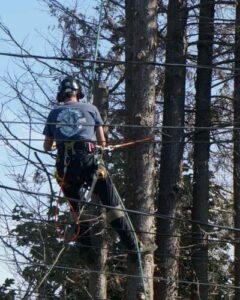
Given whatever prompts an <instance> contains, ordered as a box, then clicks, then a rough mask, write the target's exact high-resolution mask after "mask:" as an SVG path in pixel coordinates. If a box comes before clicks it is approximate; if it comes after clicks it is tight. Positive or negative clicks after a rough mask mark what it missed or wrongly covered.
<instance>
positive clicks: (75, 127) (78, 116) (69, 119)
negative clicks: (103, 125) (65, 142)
mask: <svg viewBox="0 0 240 300" xmlns="http://www.w3.org/2000/svg"><path fill="white" fill-rule="evenodd" d="M57 122H58V123H59V124H57V125H56V127H57V128H59V129H60V131H61V133H62V134H63V135H65V136H67V137H70V136H73V135H75V134H77V133H78V132H79V131H80V130H81V128H82V127H83V126H82V125H83V124H84V123H86V118H85V117H84V115H83V113H82V112H81V111H79V110H77V109H74V108H69V109H63V110H62V111H61V112H60V113H59V115H58V116H57Z"/></svg>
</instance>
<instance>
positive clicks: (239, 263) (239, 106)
mask: <svg viewBox="0 0 240 300" xmlns="http://www.w3.org/2000/svg"><path fill="white" fill-rule="evenodd" d="M239 70H240V1H239V0H238V1H237V2H236V25H235V74H234V75H235V76H234V102H233V103H234V131H233V141H234V148H233V149H234V152H233V189H234V190H233V194H234V198H233V199H234V227H235V228H239V229H240V173H239V172H240V131H239V127H240V71H239ZM235 240H236V243H235V244H234V245H235V247H234V285H235V286H240V244H239V240H240V232H239V231H235ZM234 299H236V300H237V299H240V290H239V289H236V290H235V298H234Z"/></svg>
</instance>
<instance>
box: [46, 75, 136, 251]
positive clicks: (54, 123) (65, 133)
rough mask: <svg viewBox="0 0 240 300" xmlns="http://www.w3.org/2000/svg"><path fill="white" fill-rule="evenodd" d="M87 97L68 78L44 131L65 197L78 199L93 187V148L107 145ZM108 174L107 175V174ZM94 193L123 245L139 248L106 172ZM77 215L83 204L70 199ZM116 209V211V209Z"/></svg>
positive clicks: (95, 111)
mask: <svg viewBox="0 0 240 300" xmlns="http://www.w3.org/2000/svg"><path fill="white" fill-rule="evenodd" d="M83 97H84V95H83V93H82V91H81V86H80V83H79V81H78V80H76V79H74V78H72V77H66V78H65V79H64V80H63V81H62V82H61V83H60V86H59V90H58V94H57V101H58V104H59V105H58V106H57V107H56V108H54V109H53V110H52V111H50V113H49V115H48V118H47V122H46V125H45V128H44V131H43V134H44V135H45V140H44V144H43V148H44V150H45V151H51V150H52V147H53V144H54V143H56V148H57V160H56V169H57V173H58V176H59V177H60V178H64V179H63V183H62V190H63V193H64V195H65V196H66V197H69V198H72V199H77V200H79V198H80V196H79V191H80V190H81V188H82V186H83V185H87V186H88V187H91V185H92V182H93V177H94V174H95V172H96V168H97V166H96V161H95V156H94V147H95V145H96V144H97V145H99V146H102V147H105V146H106V140H105V135H104V131H103V127H102V125H103V121H102V118H101V116H100V113H99V111H98V109H97V107H96V106H94V105H92V104H89V103H81V102H79V100H80V99H82V98H83ZM105 173H106V172H105ZM94 193H95V194H97V195H98V196H99V198H100V200H101V202H102V203H103V204H104V205H107V206H112V207H113V209H109V208H108V209H107V219H108V221H109V223H110V224H111V226H112V227H113V228H114V229H115V230H116V231H117V232H118V234H119V236H120V239H121V242H122V243H123V244H124V245H125V247H127V248H128V249H129V250H135V249H136V243H135V237H134V233H133V232H132V231H131V229H130V225H129V223H128V220H127V219H126V217H125V215H124V212H123V211H122V210H119V208H121V206H120V203H119V199H118V197H117V195H116V193H115V190H114V187H113V185H112V182H111V179H110V177H109V176H108V174H107V173H106V174H105V176H104V177H103V178H100V179H98V180H97V182H96V185H95V188H94ZM69 201H70V203H71V205H72V208H73V210H74V212H75V213H78V212H79V209H80V207H81V203H80V201H72V200H71V199H70V200H69ZM114 208H116V209H114Z"/></svg>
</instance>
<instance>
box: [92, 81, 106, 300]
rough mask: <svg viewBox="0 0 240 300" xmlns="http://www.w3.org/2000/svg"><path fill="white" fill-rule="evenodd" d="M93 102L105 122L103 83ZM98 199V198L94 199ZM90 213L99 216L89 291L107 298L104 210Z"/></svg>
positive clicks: (98, 297)
mask: <svg viewBox="0 0 240 300" xmlns="http://www.w3.org/2000/svg"><path fill="white" fill-rule="evenodd" d="M93 104H94V105H96V106H97V107H98V109H99V112H100V114H101V117H102V119H103V122H104V123H105V122H106V120H107V116H108V89H107V87H106V86H104V85H102V84H101V85H99V84H98V83H96V82H95V84H94V99H93ZM105 133H106V132H105ZM94 201H98V199H96V198H95V199H94ZM90 210H91V211H92V214H94V215H96V217H98V218H99V220H98V224H97V225H95V226H93V228H92V229H91V242H92V245H93V247H94V248H93V252H94V255H93V256H92V268H93V269H94V271H97V272H93V273H91V274H90V276H89V291H90V294H91V296H92V297H93V299H96V300H102V299H107V276H106V275H105V274H104V270H105V268H106V262H107V256H108V244H107V238H106V234H107V233H106V232H105V230H104V228H106V227H107V225H106V216H105V211H104V210H103V209H101V208H98V209H97V210H96V208H95V207H92V209H90Z"/></svg>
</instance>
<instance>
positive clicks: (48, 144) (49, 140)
mask: <svg viewBox="0 0 240 300" xmlns="http://www.w3.org/2000/svg"><path fill="white" fill-rule="evenodd" d="M53 143H54V139H53V138H52V137H51V136H45V139H44V142H43V149H44V151H50V150H52V146H53Z"/></svg>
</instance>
